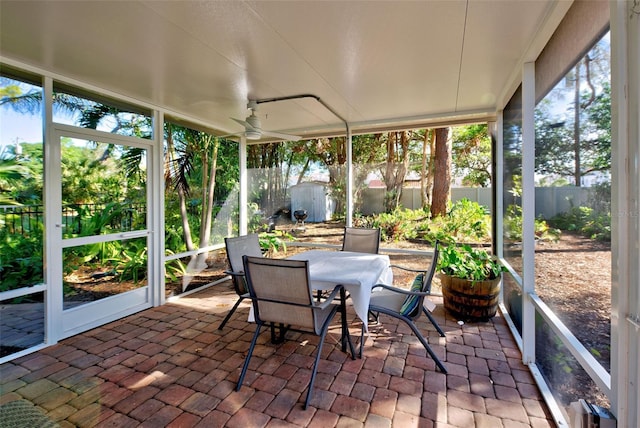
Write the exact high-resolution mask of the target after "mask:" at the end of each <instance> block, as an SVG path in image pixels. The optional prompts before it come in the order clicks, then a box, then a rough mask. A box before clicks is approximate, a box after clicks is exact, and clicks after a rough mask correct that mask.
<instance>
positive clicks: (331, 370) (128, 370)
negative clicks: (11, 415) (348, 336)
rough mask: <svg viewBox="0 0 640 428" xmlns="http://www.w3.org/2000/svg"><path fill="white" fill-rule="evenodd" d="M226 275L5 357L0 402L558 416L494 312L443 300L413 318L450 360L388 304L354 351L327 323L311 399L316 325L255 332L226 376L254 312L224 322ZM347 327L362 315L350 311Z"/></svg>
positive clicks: (157, 409) (133, 417)
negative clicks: (480, 318) (305, 331)
mask: <svg viewBox="0 0 640 428" xmlns="http://www.w3.org/2000/svg"><path fill="white" fill-rule="evenodd" d="M234 297H235V295H234V294H233V292H232V291H231V288H230V286H227V285H226V284H225V285H217V286H215V287H211V288H209V289H207V290H203V291H201V292H198V293H195V294H192V295H190V296H187V297H184V298H182V299H178V300H176V301H173V302H170V303H168V304H166V305H164V306H162V307H157V308H152V309H149V310H145V311H143V312H140V313H137V314H134V315H132V316H129V317H126V318H123V319H121V320H119V321H116V322H113V323H110V324H107V325H104V326H102V327H99V328H96V329H93V330H90V331H87V332H86V333H82V334H79V335H76V336H73V337H71V338H68V339H65V340H63V341H61V342H60V343H59V344H57V345H55V346H52V347H49V348H46V349H43V350H41V351H39V352H36V353H33V354H30V355H27V356H24V357H21V358H18V359H16V360H13V361H11V362H9V363H5V364H2V365H1V366H0V385H1V389H0V404H2V403H6V402H9V401H13V400H17V399H26V400H29V401H30V402H32V403H34V404H35V405H36V406H38V407H39V408H40V409H41V410H42V411H43V412H44V413H45V414H47V415H48V416H49V417H50V418H51V419H53V420H55V421H57V422H58V423H59V424H60V426H62V427H70V426H80V427H93V426H98V427H134V426H148V427H161V426H162V427H164V426H166V427H222V426H227V427H241V428H247V427H267V426H269V427H273V426H292V427H293V426H306V427H322V428H326V427H333V426H338V427H359V426H367V427H391V426H393V427H400V428H406V427H464V428H468V427H474V426H475V427H491V428H500V427H505V428H506V427H553V426H555V424H554V423H553V420H552V418H551V417H550V413H549V411H548V409H547V407H546V405H545V403H544V401H542V398H541V395H540V392H539V391H538V389H537V387H536V386H535V383H534V381H533V377H532V376H531V375H530V373H529V372H528V370H527V367H526V366H525V365H523V364H522V362H521V357H520V352H519V350H518V348H517V346H516V344H515V342H514V340H513V338H512V336H511V333H510V332H509V330H508V328H507V325H506V323H505V321H504V319H503V318H501V317H500V315H498V316H496V317H495V318H494V319H492V320H491V321H490V322H486V323H472V324H464V325H458V324H457V322H456V320H454V319H453V318H450V317H449V316H448V315H446V314H445V312H444V310H443V308H442V305H441V303H442V302H441V301H439V299H438V298H434V299H433V300H434V302H435V303H437V304H438V307H437V309H436V310H435V311H434V315H435V317H436V319H437V320H438V321H439V323H440V325H441V326H442V328H443V329H444V330H445V332H446V338H441V337H439V336H438V335H437V333H436V332H435V330H434V329H433V327H432V326H431V324H429V322H428V320H426V318H424V317H423V318H424V319H423V321H422V322H421V323H419V327H420V328H421V330H422V331H423V332H424V333H425V336H427V337H428V340H429V342H430V343H431V344H432V347H433V349H434V351H435V352H436V354H437V355H439V357H440V358H441V360H442V361H443V362H444V363H445V365H446V367H447V369H448V372H449V373H448V374H447V375H445V374H442V373H440V372H438V371H436V369H435V364H434V362H433V360H431V359H430V358H429V357H428V355H427V354H426V352H425V350H424V348H422V346H421V345H420V343H419V342H418V341H417V339H416V338H415V337H414V336H413V334H412V333H411V331H410V330H409V328H407V327H406V326H405V325H403V324H402V323H400V324H398V322H397V321H396V320H394V319H391V318H388V317H386V316H384V315H383V316H381V317H380V324H378V325H373V326H371V328H370V335H369V336H368V337H367V339H366V344H365V348H364V354H363V357H362V359H356V360H355V361H354V360H352V359H351V358H350V357H349V356H348V355H345V354H344V353H342V352H341V350H340V346H339V339H340V330H339V327H338V323H339V319H338V318H339V317H337V318H336V320H335V322H334V324H335V326H334V327H332V328H331V329H330V332H329V335H328V336H327V339H326V344H325V346H324V349H323V355H322V359H321V361H320V364H319V369H318V375H317V378H316V383H315V388H314V391H313V394H312V398H311V404H310V406H309V408H308V409H307V410H306V411H305V410H303V406H302V403H303V402H304V399H305V396H306V387H307V385H308V383H309V379H310V369H311V365H312V361H313V356H314V355H315V350H316V344H317V338H315V337H313V336H304V335H300V334H299V333H292V332H290V333H289V335H288V336H287V339H288V340H287V341H286V342H285V343H283V344H280V345H273V344H271V343H270V341H269V339H270V337H269V333H268V332H265V333H264V334H262V335H261V337H260V340H259V343H258V346H257V347H256V350H255V352H254V356H253V358H252V361H251V364H250V367H249V371H248V373H247V376H246V378H245V381H244V384H243V386H242V388H241V389H240V391H236V390H235V386H236V382H237V380H238V376H239V372H240V369H241V366H242V363H243V362H244V357H245V355H246V352H247V350H248V348H249V342H250V340H251V337H252V335H253V331H254V325H253V324H249V323H248V322H247V315H248V312H249V303H243V304H242V305H241V306H240V308H239V309H238V311H236V314H235V315H234V316H233V317H232V318H231V321H230V322H229V323H228V324H227V325H226V326H225V328H224V330H223V331H219V330H218V329H217V328H218V325H219V324H220V322H221V320H222V318H223V317H224V315H225V314H226V311H227V310H228V309H229V307H230V305H231V304H232V303H233V301H234ZM349 318H350V319H349V321H350V326H351V327H352V334H353V335H354V339H356V338H358V337H359V331H360V325H359V322H358V321H357V319H356V318H355V315H354V314H353V313H352V312H351V311H349Z"/></svg>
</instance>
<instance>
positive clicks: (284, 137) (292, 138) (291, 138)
mask: <svg viewBox="0 0 640 428" xmlns="http://www.w3.org/2000/svg"><path fill="white" fill-rule="evenodd" d="M262 135H264V136H265V137H273V138H280V139H282V140H285V141H299V140H300V139H301V138H302V137H300V136H299V135H291V134H283V133H281V132H271V131H265V130H264V129H263V130H262Z"/></svg>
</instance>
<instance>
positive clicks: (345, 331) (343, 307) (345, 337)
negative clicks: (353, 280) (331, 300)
mask: <svg viewBox="0 0 640 428" xmlns="http://www.w3.org/2000/svg"><path fill="white" fill-rule="evenodd" d="M340 316H341V318H342V337H341V342H342V352H347V343H348V344H349V350H350V351H351V358H352V359H354V360H355V359H356V352H355V349H354V348H353V342H351V335H350V334H349V326H348V323H347V295H346V292H345V291H344V288H342V289H340ZM360 355H361V356H362V353H361V354H360Z"/></svg>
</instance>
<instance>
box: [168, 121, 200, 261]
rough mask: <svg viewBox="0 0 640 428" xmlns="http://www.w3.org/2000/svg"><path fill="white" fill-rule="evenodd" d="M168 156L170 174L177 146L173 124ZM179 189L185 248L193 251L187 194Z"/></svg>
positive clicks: (169, 131)
mask: <svg viewBox="0 0 640 428" xmlns="http://www.w3.org/2000/svg"><path fill="white" fill-rule="evenodd" d="M166 156H167V160H166V162H165V164H166V165H167V167H165V171H166V172H165V174H170V167H169V165H171V164H172V162H173V160H174V159H175V146H174V144H173V130H172V128H171V126H169V127H168V132H167V154H166ZM165 181H166V182H168V183H169V182H170V180H169V179H168V178H167V177H165ZM177 191H178V200H179V203H180V218H181V220H182V233H183V237H184V244H185V248H186V250H187V251H193V250H195V245H194V244H193V240H192V239H191V226H189V216H188V215H187V202H186V195H185V192H184V189H183V188H182V186H180V185H179V184H178V186H177Z"/></svg>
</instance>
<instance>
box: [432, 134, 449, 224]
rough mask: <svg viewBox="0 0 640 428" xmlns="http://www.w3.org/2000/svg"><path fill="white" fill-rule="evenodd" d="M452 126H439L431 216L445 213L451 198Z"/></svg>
mask: <svg viewBox="0 0 640 428" xmlns="http://www.w3.org/2000/svg"><path fill="white" fill-rule="evenodd" d="M449 131H450V128H437V129H436V130H435V134H436V150H435V165H434V178H433V198H432V201H431V217H432V218H434V217H437V216H440V215H445V214H446V213H447V203H448V202H449V200H450V199H451V140H450V132H449Z"/></svg>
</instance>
